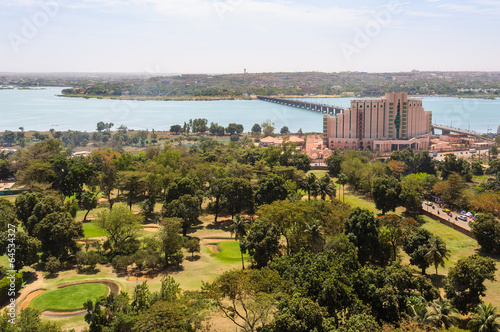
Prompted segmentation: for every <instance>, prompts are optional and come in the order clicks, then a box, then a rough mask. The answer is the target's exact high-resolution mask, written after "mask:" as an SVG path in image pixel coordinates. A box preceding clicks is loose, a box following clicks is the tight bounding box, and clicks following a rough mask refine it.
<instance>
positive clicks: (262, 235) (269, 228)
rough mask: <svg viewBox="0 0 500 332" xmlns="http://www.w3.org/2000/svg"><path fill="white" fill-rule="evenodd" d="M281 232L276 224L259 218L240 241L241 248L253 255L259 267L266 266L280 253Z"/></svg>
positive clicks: (254, 262)
mask: <svg viewBox="0 0 500 332" xmlns="http://www.w3.org/2000/svg"><path fill="white" fill-rule="evenodd" d="M280 237H281V236H280V232H279V230H278V228H277V227H276V225H274V224H272V223H270V222H266V221H262V220H260V219H257V220H256V221H255V222H253V223H252V226H251V227H250V230H249V232H248V235H247V236H246V237H245V238H244V239H243V240H242V241H241V242H240V250H241V251H242V252H243V253H247V252H248V254H249V255H250V257H252V262H253V264H255V266H256V267H257V268H262V267H264V266H266V265H267V264H268V263H269V262H270V261H271V260H272V259H273V258H274V257H276V256H278V255H279V253H280Z"/></svg>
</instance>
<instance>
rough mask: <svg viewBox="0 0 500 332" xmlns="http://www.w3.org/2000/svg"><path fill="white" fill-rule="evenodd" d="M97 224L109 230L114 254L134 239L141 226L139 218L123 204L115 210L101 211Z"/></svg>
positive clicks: (110, 243) (109, 239)
mask: <svg viewBox="0 0 500 332" xmlns="http://www.w3.org/2000/svg"><path fill="white" fill-rule="evenodd" d="M95 224H96V226H97V227H99V228H101V229H103V230H105V231H106V232H107V234H108V240H107V241H108V242H109V246H110V248H111V252H112V253H113V254H116V253H119V252H120V250H121V246H123V245H124V244H126V243H127V241H130V240H133V239H134V238H135V235H136V234H137V232H138V231H139V229H140V228H141V223H140V221H139V218H138V217H137V216H136V215H135V214H134V213H133V212H132V211H130V210H129V209H127V206H126V205H123V204H119V205H117V206H116V207H115V208H114V209H113V210H110V211H101V212H99V213H98V215H97V219H96V220H95Z"/></svg>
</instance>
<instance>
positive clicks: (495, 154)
mask: <svg viewBox="0 0 500 332" xmlns="http://www.w3.org/2000/svg"><path fill="white" fill-rule="evenodd" d="M490 155H491V156H492V157H493V158H496V157H498V148H497V146H496V145H493V146H492V147H491V148H490Z"/></svg>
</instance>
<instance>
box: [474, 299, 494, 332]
mask: <svg viewBox="0 0 500 332" xmlns="http://www.w3.org/2000/svg"><path fill="white" fill-rule="evenodd" d="M467 328H468V329H469V330H471V331H473V332H498V331H500V314H499V313H498V312H497V308H496V307H494V306H492V305H491V304H484V303H481V304H480V305H478V306H477V308H476V312H475V313H474V315H473V316H472V319H471V320H470V321H469V323H468V324H467Z"/></svg>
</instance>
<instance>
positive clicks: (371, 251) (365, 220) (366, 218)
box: [344, 208, 379, 264]
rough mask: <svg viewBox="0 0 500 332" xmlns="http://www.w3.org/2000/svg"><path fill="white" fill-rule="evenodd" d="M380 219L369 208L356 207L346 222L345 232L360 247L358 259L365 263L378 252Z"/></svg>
mask: <svg viewBox="0 0 500 332" xmlns="http://www.w3.org/2000/svg"><path fill="white" fill-rule="evenodd" d="M378 233H379V231H378V220H377V219H376V218H375V217H374V215H373V213H372V212H371V211H370V210H367V209H361V208H354V209H353V210H351V213H350V214H349V218H347V220H346V221H345V222H344V234H345V235H346V236H347V238H348V239H349V241H351V242H352V243H353V244H354V245H355V246H356V247H357V248H358V260H359V262H360V263H362V264H365V263H366V262H367V261H369V260H370V258H372V257H374V256H376V254H377V252H378V249H379V248H378V246H379V241H378Z"/></svg>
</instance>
